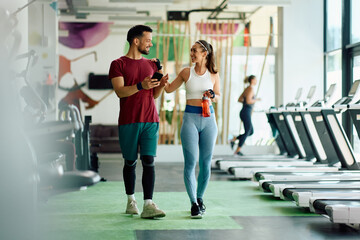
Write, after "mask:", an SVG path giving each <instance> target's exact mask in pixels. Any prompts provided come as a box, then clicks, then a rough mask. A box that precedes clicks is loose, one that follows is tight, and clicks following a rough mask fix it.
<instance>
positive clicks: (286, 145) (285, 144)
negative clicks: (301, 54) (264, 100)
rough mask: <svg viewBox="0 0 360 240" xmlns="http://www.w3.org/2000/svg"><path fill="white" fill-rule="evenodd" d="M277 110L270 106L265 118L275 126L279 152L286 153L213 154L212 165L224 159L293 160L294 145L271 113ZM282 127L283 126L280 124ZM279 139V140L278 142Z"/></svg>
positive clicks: (297, 97) (299, 93) (297, 96)
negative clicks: (280, 129)
mask: <svg viewBox="0 0 360 240" xmlns="http://www.w3.org/2000/svg"><path fill="white" fill-rule="evenodd" d="M301 93H302V88H299V89H298V90H297V93H296V96H295V101H296V102H299V99H300V97H301ZM289 105H291V106H295V104H294V103H290V104H289ZM274 111H277V110H276V109H275V108H271V109H270V110H269V111H268V112H266V115H267V118H268V119H269V122H273V124H274V125H273V127H275V128H276V130H277V132H278V133H279V135H278V137H277V138H275V140H276V142H277V143H278V146H279V147H281V149H280V152H282V153H285V152H286V153H287V155H285V154H266V155H263V154H255V155H245V156H237V155H214V156H213V160H212V166H213V167H216V166H217V165H218V162H219V161H222V160H226V161H239V160H265V161H268V160H277V159H284V160H287V159H288V160H293V159H294V158H295V157H298V153H297V152H296V150H295V147H294V145H293V143H292V140H291V139H290V135H289V133H288V131H287V129H285V130H283V131H281V132H280V131H279V126H278V125H277V124H276V123H275V122H274V120H273V118H274V117H273V115H272V113H273V112H274ZM282 127H283V126H282ZM280 141H281V142H280Z"/></svg>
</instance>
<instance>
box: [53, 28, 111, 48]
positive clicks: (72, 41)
mask: <svg viewBox="0 0 360 240" xmlns="http://www.w3.org/2000/svg"><path fill="white" fill-rule="evenodd" d="M111 24H112V23H109V22H101V23H100V22H98V23H95V22H88V23H79V22H59V30H65V31H66V30H67V31H68V36H66V37H59V42H60V43H61V44H63V45H65V46H67V47H69V48H74V49H80V48H89V47H93V46H95V45H97V44H99V43H100V42H102V41H103V40H104V39H105V38H106V37H107V36H108V35H109V33H110V29H109V26H110V25H111Z"/></svg>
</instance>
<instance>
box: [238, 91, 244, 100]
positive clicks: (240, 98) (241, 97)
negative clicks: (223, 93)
mask: <svg viewBox="0 0 360 240" xmlns="http://www.w3.org/2000/svg"><path fill="white" fill-rule="evenodd" d="M244 93H245V90H244V91H243V92H242V93H241V95H240V97H239V98H238V102H241V103H242V102H244Z"/></svg>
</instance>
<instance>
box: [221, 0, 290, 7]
mask: <svg viewBox="0 0 360 240" xmlns="http://www.w3.org/2000/svg"><path fill="white" fill-rule="evenodd" d="M228 4H230V5H274V6H284V5H290V4H291V0H229V2H228Z"/></svg>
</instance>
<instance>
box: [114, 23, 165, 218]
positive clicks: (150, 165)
mask: <svg viewBox="0 0 360 240" xmlns="http://www.w3.org/2000/svg"><path fill="white" fill-rule="evenodd" d="M151 40H152V29H151V28H150V27H148V26H144V25H136V26H134V27H132V28H131V29H130V30H129V31H128V34H127V41H128V42H129V44H130V49H129V51H128V52H127V54H126V55H125V56H122V57H120V58H118V59H116V60H114V61H112V63H111V66H110V70H109V78H110V79H111V82H112V85H113V88H114V90H115V92H116V95H117V96H118V97H119V98H120V114H119V121H118V124H119V142H120V147H121V150H122V153H123V157H124V159H125V164H124V168H123V175H124V183H125V191H126V194H127V196H128V203H127V206H126V213H127V214H139V209H138V208H137V203H136V200H135V197H134V192H135V178H136V175H135V168H136V163H137V158H138V152H137V151H138V145H139V146H140V159H141V161H142V165H143V175H142V185H143V191H144V207H143V211H142V213H141V217H142V218H159V217H165V212H163V211H162V210H160V209H159V208H158V207H157V206H156V204H155V203H154V202H153V201H152V197H153V192H154V183H155V169H154V156H155V155H156V146H157V141H158V138H159V116H158V113H157V111H156V107H155V100H154V99H155V98H157V97H159V96H160V94H161V92H162V91H163V89H164V86H165V85H166V84H167V80H168V75H166V76H164V77H162V78H161V80H160V81H158V80H156V79H151V77H152V76H153V74H154V73H155V72H157V71H160V72H161V71H162V70H161V65H160V61H158V60H157V61H151V60H148V59H146V58H143V57H142V54H145V55H147V54H149V50H150V47H151V46H152V43H151Z"/></svg>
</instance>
